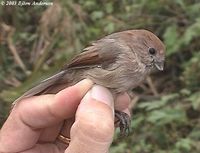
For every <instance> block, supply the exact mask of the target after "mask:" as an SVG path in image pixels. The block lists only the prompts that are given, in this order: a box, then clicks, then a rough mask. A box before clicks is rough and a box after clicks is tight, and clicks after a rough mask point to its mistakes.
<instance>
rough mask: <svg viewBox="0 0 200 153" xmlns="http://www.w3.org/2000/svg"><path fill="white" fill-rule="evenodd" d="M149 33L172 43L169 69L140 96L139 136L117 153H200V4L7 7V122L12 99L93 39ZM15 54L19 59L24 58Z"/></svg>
mask: <svg viewBox="0 0 200 153" xmlns="http://www.w3.org/2000/svg"><path fill="white" fill-rule="evenodd" d="M137 28H143V29H148V30H150V31H152V32H154V33H155V34H157V35H158V36H159V37H160V38H161V39H162V40H163V41H164V43H165V45H166V48H167V52H166V54H167V57H166V65H165V71H164V72H163V73H154V74H153V75H152V76H151V80H152V84H153V87H154V88H155V89H156V92H155V91H154V90H152V87H151V85H150V84H149V83H148V82H147V83H144V85H143V86H142V87H140V88H138V89H137V90H135V91H134V93H135V94H134V96H133V98H134V99H135V97H137V98H136V100H135V101H138V103H137V105H136V106H135V107H134V109H133V111H132V112H133V116H132V125H131V134H130V136H128V137H127V138H126V139H115V140H114V142H113V145H112V147H111V151H110V152H111V153H132V152H133V153H152V152H156V153H198V152H200V62H199V61H200V42H199V40H200V2H199V0H173V1H172V0H101V1H100V0H67V1H65V0H61V1H54V5H53V6H34V7H33V6H29V7H28V6H24V7H22V6H0V43H1V45H0V122H1V124H3V121H4V120H5V118H6V114H8V110H9V106H10V104H11V102H12V101H13V100H14V99H15V98H16V97H18V96H19V95H20V94H21V93H23V92H24V91H25V90H26V89H27V88H30V87H31V86H32V85H33V84H34V83H35V82H38V81H39V80H41V79H43V78H45V77H47V76H49V75H50V74H52V73H54V72H56V71H58V70H59V69H60V66H61V65H63V64H64V63H65V62H66V61H67V60H68V59H70V58H71V57H72V56H73V55H74V54H77V53H78V52H80V51H81V50H82V49H83V48H84V47H86V46H87V45H88V44H89V42H91V41H92V40H96V39H98V38H101V37H103V36H105V35H107V34H109V33H112V32H116V31H122V30H126V29H137ZM13 47H14V50H15V51H16V52H17V54H18V55H19V57H20V59H21V62H22V65H20V60H17V57H16V55H14V54H13V52H12V51H13Z"/></svg>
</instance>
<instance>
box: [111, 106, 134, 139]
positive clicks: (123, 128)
mask: <svg viewBox="0 0 200 153" xmlns="http://www.w3.org/2000/svg"><path fill="white" fill-rule="evenodd" d="M115 117H116V118H117V121H116V122H115V124H119V128H120V134H121V136H127V135H128V133H129V130H130V129H129V126H130V123H131V120H130V117H129V115H128V114H126V113H124V112H121V111H118V110H115Z"/></svg>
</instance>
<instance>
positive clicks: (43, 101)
mask: <svg viewBox="0 0 200 153" xmlns="http://www.w3.org/2000/svg"><path fill="white" fill-rule="evenodd" d="M92 84H93V83H92V82H91V81H90V80H83V81H81V82H79V83H78V84H76V85H74V86H72V87H69V88H66V89H64V90H62V91H60V92H59V93H57V94H56V95H42V96H35V97H32V98H27V99H24V100H22V101H21V102H20V103H19V104H18V105H17V106H16V107H14V108H13V110H12V112H11V114H10V115H9V117H8V119H7V121H6V122H5V124H4V125H3V127H2V129H1V133H0V149H2V148H3V149H2V150H3V151H2V152H9V151H10V152H20V151H22V150H23V149H28V148H30V147H32V146H33V145H34V144H36V142H37V141H38V139H39V136H40V133H41V132H42V129H43V128H45V127H49V126H52V125H53V124H59V123H60V122H61V121H62V120H64V119H66V118H69V117H71V116H73V115H74V113H75V111H76V109H77V107H78V104H79V102H80V101H81V99H82V97H83V96H84V95H85V93H86V92H87V91H88V90H89V89H90V88H91V86H92ZM16 140H17V141H16ZM0 152H1V150H0Z"/></svg>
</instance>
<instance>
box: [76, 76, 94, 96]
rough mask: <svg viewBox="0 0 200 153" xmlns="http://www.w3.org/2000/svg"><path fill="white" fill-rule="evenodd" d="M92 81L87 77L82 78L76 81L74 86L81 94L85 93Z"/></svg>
mask: <svg viewBox="0 0 200 153" xmlns="http://www.w3.org/2000/svg"><path fill="white" fill-rule="evenodd" d="M93 84H94V83H93V82H92V81H91V80H89V79H84V80H82V81H80V82H78V83H77V84H76V85H75V86H77V87H78V88H79V90H80V92H81V94H82V95H85V93H86V92H87V91H88V90H89V89H90V88H91V87H92V85H93Z"/></svg>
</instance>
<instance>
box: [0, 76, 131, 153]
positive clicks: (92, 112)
mask: <svg viewBox="0 0 200 153" xmlns="http://www.w3.org/2000/svg"><path fill="white" fill-rule="evenodd" d="M129 102H130V98H129V96H128V95H127V94H126V93H124V94H122V95H119V96H118V97H117V99H116V101H115V104H114V101H113V97H112V94H111V93H110V92H109V90H107V89H106V88H104V87H102V86H99V85H93V82H92V81H90V80H88V79H85V80H82V81H80V82H79V83H77V84H76V85H74V86H71V87H68V88H65V89H63V90H61V91H60V92H58V93H57V94H48V95H40V96H34V97H30V98H26V99H24V100H21V101H20V102H19V103H18V104H17V105H15V107H14V108H13V110H12V111H11V113H10V115H9V117H8V119H7V120H6V122H5V123H4V125H3V127H2V129H1V131H0V153H16V152H22V153H38V152H40V153H43V152H44V153H46V152H52V153H61V152H65V153H82V152H87V153H90V152H91V153H94V152H95V153H107V152H108V150H109V147H110V144H111V143H112V140H113V135H114V129H115V127H114V109H118V110H120V111H124V112H126V113H129V111H128V104H129ZM114 105H115V106H114ZM74 117H75V121H74V119H73V118H74ZM64 120H65V121H66V122H67V123H68V126H66V129H65V131H66V134H65V136H66V137H70V138H71V142H70V144H69V146H67V145H65V144H64V143H62V142H60V141H57V139H56V138H57V136H58V135H59V133H60V132H61V127H62V124H63V122H64ZM71 125H72V126H71ZM97 127H98V128H97Z"/></svg>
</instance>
